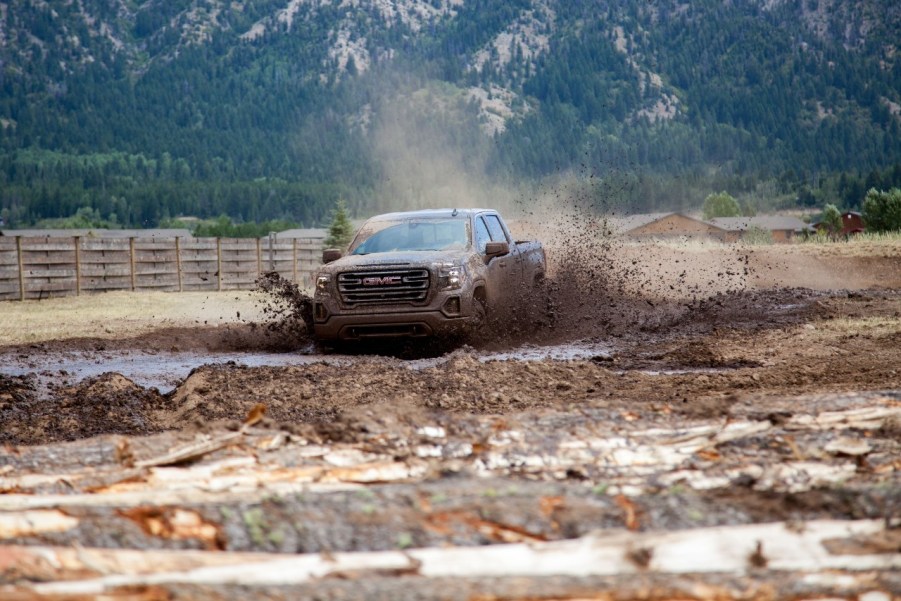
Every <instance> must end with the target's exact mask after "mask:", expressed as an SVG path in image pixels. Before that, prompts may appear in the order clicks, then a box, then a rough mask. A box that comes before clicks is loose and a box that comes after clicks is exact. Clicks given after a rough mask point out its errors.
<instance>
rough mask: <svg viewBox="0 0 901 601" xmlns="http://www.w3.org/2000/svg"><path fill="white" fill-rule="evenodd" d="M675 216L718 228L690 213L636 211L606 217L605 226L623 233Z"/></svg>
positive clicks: (614, 231) (616, 232)
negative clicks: (631, 213) (633, 213)
mask: <svg viewBox="0 0 901 601" xmlns="http://www.w3.org/2000/svg"><path fill="white" fill-rule="evenodd" d="M673 216H677V217H680V218H682V219H688V220H689V221H695V222H697V223H702V224H704V225H707V226H713V227H716V228H719V226H718V225H716V224H715V223H711V222H709V221H703V220H701V219H698V218H696V217H692V216H691V215H686V214H685V213H680V212H672V211H670V212H669V213H637V214H635V215H623V216H622V217H607V218H606V221H605V222H606V224H607V228H608V229H609V230H610V231H611V232H612V233H614V234H625V233H627V232H631V231H633V230H636V229H638V228H641V227H644V226H646V225H650V224H652V223H655V222H657V221H662V220H663V219H667V218H669V217H673Z"/></svg>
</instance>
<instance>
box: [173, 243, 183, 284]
mask: <svg viewBox="0 0 901 601" xmlns="http://www.w3.org/2000/svg"><path fill="white" fill-rule="evenodd" d="M175 273H176V275H177V276H178V291H179V292H183V290H182V283H181V238H180V237H178V236H176V237H175Z"/></svg>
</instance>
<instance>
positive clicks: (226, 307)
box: [0, 291, 261, 345]
mask: <svg viewBox="0 0 901 601" xmlns="http://www.w3.org/2000/svg"><path fill="white" fill-rule="evenodd" d="M259 298H260V297H259V296H258V294H257V293H254V292H248V291H229V292H183V293H174V292H171V293H167V292H107V293H104V294H91V295H83V296H70V297H65V298H52V299H46V300H40V301H38V300H29V301H24V302H19V301H4V302H0V345H10V344H28V343H35V342H43V341H46V340H60V339H66V338H81V337H92V338H116V337H121V336H124V335H135V334H140V333H144V332H149V331H152V330H155V329H160V328H166V327H178V326H197V325H220V324H225V323H234V322H237V321H240V320H243V319H252V320H257V319H259V318H260V317H261V315H260V308H259V307H258V306H257V303H256V299H259ZM238 313H240V318H239V317H238Z"/></svg>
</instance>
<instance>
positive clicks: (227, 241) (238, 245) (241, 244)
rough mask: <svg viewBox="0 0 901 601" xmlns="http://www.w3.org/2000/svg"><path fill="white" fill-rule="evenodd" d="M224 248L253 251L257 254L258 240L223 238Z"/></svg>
mask: <svg viewBox="0 0 901 601" xmlns="http://www.w3.org/2000/svg"><path fill="white" fill-rule="evenodd" d="M222 248H223V249H229V250H234V249H239V250H252V251H254V252H256V249H257V239H255V238H254V239H248V238H222Z"/></svg>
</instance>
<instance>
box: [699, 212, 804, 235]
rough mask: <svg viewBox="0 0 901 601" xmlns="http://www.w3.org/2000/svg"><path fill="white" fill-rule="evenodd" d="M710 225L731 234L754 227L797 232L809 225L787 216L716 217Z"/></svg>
mask: <svg viewBox="0 0 901 601" xmlns="http://www.w3.org/2000/svg"><path fill="white" fill-rule="evenodd" d="M708 223H710V224H712V225H715V226H716V227H718V228H721V229H724V230H726V231H729V232H743V231H745V230H747V229H750V228H752V227H759V228H760V229H764V230H769V231H776V230H790V231H793V232H794V231H797V230H803V229H806V228H807V224H806V223H804V222H803V221H801V220H800V219H798V218H797V217H790V216H785V215H761V216H759V217H714V218H713V219H711V220H710V221H708Z"/></svg>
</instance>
